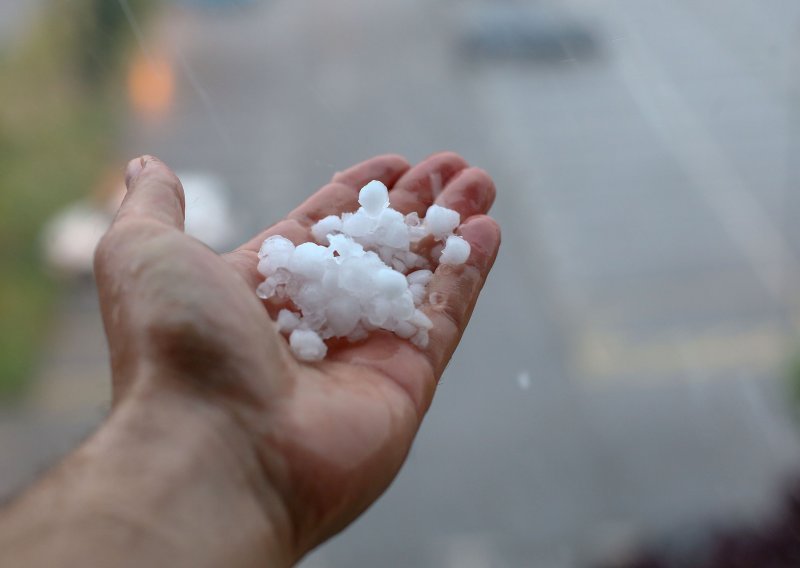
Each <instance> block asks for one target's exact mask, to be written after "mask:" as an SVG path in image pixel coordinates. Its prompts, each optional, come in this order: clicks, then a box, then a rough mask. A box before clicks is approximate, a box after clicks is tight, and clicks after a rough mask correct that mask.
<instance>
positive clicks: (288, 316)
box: [277, 310, 300, 332]
mask: <svg viewBox="0 0 800 568" xmlns="http://www.w3.org/2000/svg"><path fill="white" fill-rule="evenodd" d="M277 323H278V329H279V330H280V331H288V332H291V331H294V330H295V329H297V327H298V326H299V325H300V316H298V315H297V314H296V313H294V312H292V311H289V310H281V311H280V312H278V320H277Z"/></svg>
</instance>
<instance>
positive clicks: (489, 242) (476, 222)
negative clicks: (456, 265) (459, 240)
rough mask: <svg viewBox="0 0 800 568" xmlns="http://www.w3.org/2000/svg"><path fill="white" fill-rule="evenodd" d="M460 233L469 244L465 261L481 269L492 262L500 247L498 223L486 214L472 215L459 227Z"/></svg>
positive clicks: (500, 236) (500, 237)
mask: <svg viewBox="0 0 800 568" xmlns="http://www.w3.org/2000/svg"><path fill="white" fill-rule="evenodd" d="M459 233H460V235H461V236H462V237H463V238H464V239H465V240H466V241H467V242H468V243H469V244H470V247H471V249H472V250H471V251H470V256H469V259H468V260H467V262H468V263H469V264H472V265H474V266H477V267H478V268H480V269H481V270H482V271H484V270H486V269H487V268H489V267H490V266H491V264H492V263H493V262H494V259H495V257H496V256H497V251H498V249H499V248H500V242H501V240H502V234H501V231H500V225H498V224H497V221H495V220H494V219H492V218H491V217H489V216H488V215H473V216H472V217H470V218H469V219H467V220H466V221H465V222H464V223H463V224H462V225H461V227H459Z"/></svg>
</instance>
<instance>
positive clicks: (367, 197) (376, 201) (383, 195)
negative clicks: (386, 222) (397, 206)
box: [358, 180, 389, 217]
mask: <svg viewBox="0 0 800 568" xmlns="http://www.w3.org/2000/svg"><path fill="white" fill-rule="evenodd" d="M358 204H359V205H361V207H363V208H364V210H365V211H366V212H367V214H369V216H370V217H377V216H378V215H380V213H381V211H383V210H384V209H386V208H387V207H389V190H388V189H386V186H385V185H383V184H382V183H381V182H379V181H378V180H373V181H371V182H369V183H368V184H367V185H365V186H364V187H363V188H361V191H360V192H359V193H358Z"/></svg>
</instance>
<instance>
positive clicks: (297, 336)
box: [289, 329, 328, 361]
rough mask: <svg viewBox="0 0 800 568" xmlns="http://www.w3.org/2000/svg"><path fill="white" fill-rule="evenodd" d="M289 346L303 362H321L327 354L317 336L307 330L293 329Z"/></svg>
mask: <svg viewBox="0 0 800 568" xmlns="http://www.w3.org/2000/svg"><path fill="white" fill-rule="evenodd" d="M289 346H290V347H291V348H292V352H294V354H295V355H297V357H298V358H299V359H302V360H303V361H322V360H323V359H324V358H325V355H326V354H327V352H328V347H327V346H326V345H325V342H324V341H322V338H321V337H320V336H319V334H318V333H317V332H315V331H311V330H308V329H295V330H294V331H293V332H292V334H291V335H290V336H289Z"/></svg>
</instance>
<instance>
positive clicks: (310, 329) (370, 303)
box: [256, 181, 469, 361]
mask: <svg viewBox="0 0 800 568" xmlns="http://www.w3.org/2000/svg"><path fill="white" fill-rule="evenodd" d="M359 204H360V205H361V207H360V208H359V209H358V210H357V211H355V212H353V213H343V214H342V215H340V216H337V215H329V216H327V217H325V218H323V219H321V220H320V221H318V222H317V223H316V224H315V225H314V226H313V227H312V228H311V234H312V236H313V237H314V239H315V240H316V241H317V243H319V244H317V243H303V244H301V245H298V246H297V247H295V246H294V244H293V243H292V242H291V241H290V240H289V239H286V238H284V237H282V236H273V237H269V238H268V239H266V240H265V241H264V243H263V245H262V247H261V250H260V251H259V254H258V256H259V263H258V271H259V272H260V273H261V274H263V275H264V277H265V280H264V281H263V282H262V283H261V284H259V286H258V288H257V290H256V293H257V294H258V296H259V297H261V298H263V299H269V300H273V301H274V300H275V299H277V300H278V301H279V302H284V303H283V306H285V307H284V309H281V310H280V311H279V313H278V317H277V325H278V329H279V330H280V331H281V332H283V333H286V334H289V346H290V347H291V350H292V352H293V353H294V355H295V356H296V357H297V358H298V359H300V360H303V361H319V360H321V359H322V358H324V357H325V355H326V353H327V346H326V345H325V342H324V340H326V339H330V338H335V337H343V338H346V339H347V340H348V341H351V342H354V341H361V340H363V339H365V338H366V337H367V336H368V335H369V333H370V332H371V331H373V330H377V329H385V330H388V331H391V332H394V333H395V334H397V335H398V336H399V337H401V338H404V339H409V340H410V341H411V342H412V343H413V344H414V345H417V346H418V347H420V348H423V347H425V346H426V345H427V344H428V330H430V329H431V328H432V327H433V323H432V322H431V320H430V318H428V317H427V316H426V315H425V314H424V313H423V312H422V311H421V310H420V309H419V308H420V307H421V306H422V305H423V304H424V303H425V302H426V301H429V296H428V290H427V287H428V284H429V282H430V281H431V278H432V277H433V272H432V271H431V270H430V268H432V267H431V260H433V261H434V266H433V267H434V268H435V261H436V260H437V259H439V256H440V254H441V262H443V263H447V264H459V263H461V262H464V261H465V260H466V259H467V258H468V257H469V243H467V242H466V241H464V240H463V239H461V238H460V237H456V236H454V235H453V231H454V230H455V228H456V227H457V226H458V223H459V221H460V216H459V214H458V212H456V211H452V210H450V209H446V208H444V207H441V206H438V205H433V206H431V207H430V208H429V209H428V212H427V214H426V216H425V217H424V218H423V219H420V218H419V215H417V214H416V213H410V214H408V215H405V216H403V215H402V214H401V213H400V212H398V211H395V210H394V209H392V208H391V207H389V194H388V190H387V189H386V186H385V185H383V184H382V183H380V182H378V181H373V182H370V183H369V184H367V185H366V186H364V188H362V190H361V192H360V193H359ZM426 237H430V238H431V239H432V240H433V241H434V244H433V246H430V245H428V244H425V245H424V248H425V249H426V250H429V251H430V252H429V253H428V254H427V255H426V256H423V255H420V254H417V252H415V250H416V249H415V247H416V243H418V242H420V241H421V240H422V239H423V238H426ZM426 243H427V241H426ZM443 246H444V249H443V248H442V247H443ZM412 249H415V250H412ZM279 305H280V304H279ZM289 307H291V309H289Z"/></svg>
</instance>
